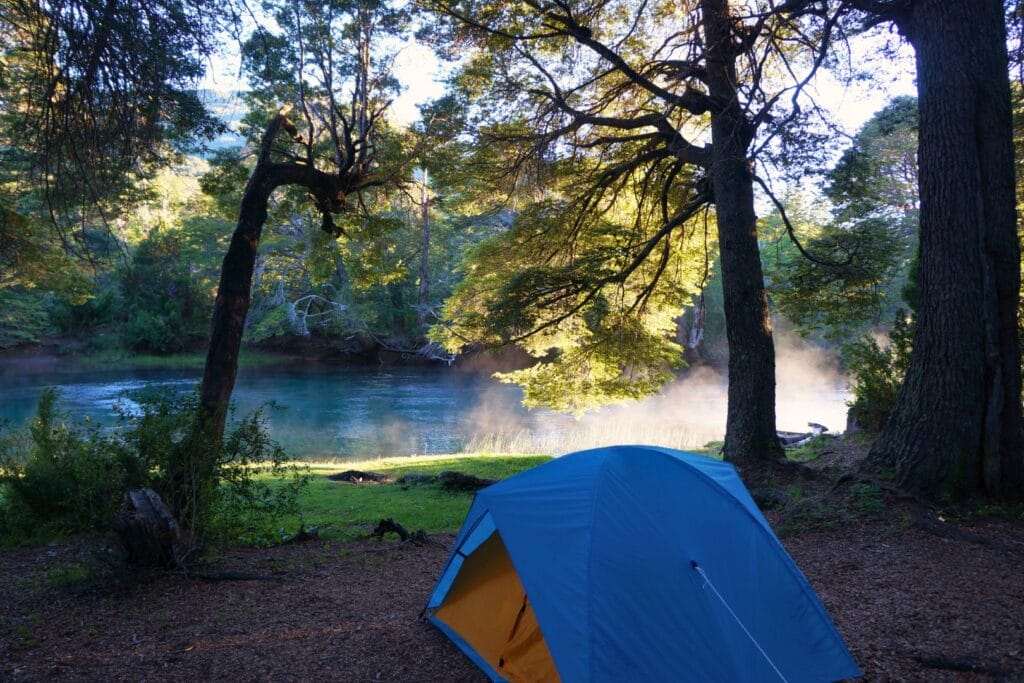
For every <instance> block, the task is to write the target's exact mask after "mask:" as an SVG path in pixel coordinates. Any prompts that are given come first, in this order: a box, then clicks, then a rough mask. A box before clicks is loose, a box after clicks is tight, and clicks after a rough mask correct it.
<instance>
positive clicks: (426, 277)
mask: <svg viewBox="0 0 1024 683" xmlns="http://www.w3.org/2000/svg"><path fill="white" fill-rule="evenodd" d="M418 294H419V297H418V301H417V303H418V304H419V311H418V313H417V319H418V322H419V326H420V331H421V333H422V334H424V335H426V330H427V325H428V322H427V305H428V304H429V303H430V302H429V297H430V188H429V187H428V185H427V169H425V168H424V169H423V183H422V184H421V185H420V287H419V292H418Z"/></svg>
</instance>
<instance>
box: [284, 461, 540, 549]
mask: <svg viewBox="0 0 1024 683" xmlns="http://www.w3.org/2000/svg"><path fill="white" fill-rule="evenodd" d="M550 459H551V458H550V456H546V455H528V456H527V455H488V454H474V455H451V456H414V457H407V458H384V459H380V460H367V461H363V462H344V463H300V464H302V465H309V470H310V475H311V477H310V483H309V485H308V486H307V487H306V488H305V490H304V491H303V493H302V495H301V496H300V498H299V513H298V514H297V515H292V516H289V517H285V518H283V519H282V520H281V523H280V526H281V530H282V533H283V535H289V534H291V533H294V531H295V530H297V529H298V528H299V525H300V524H304V525H305V526H306V528H307V529H308V528H310V527H316V528H317V529H318V530H319V531H320V535H321V537H323V538H334V539H351V538H354V537H356V536H359V535H362V534H366V533H369V532H370V531H371V530H372V529H373V527H374V525H376V523H377V522H378V521H380V520H381V519H383V518H386V517H390V518H392V519H394V520H395V521H396V522H398V523H399V524H401V525H402V526H404V527H406V528H407V529H409V530H410V531H414V530H416V529H424V530H426V531H427V533H443V532H449V533H454V532H456V531H458V529H459V526H460V525H461V524H462V520H463V518H464V517H465V516H466V512H467V511H468V510H469V505H470V503H471V502H472V501H473V495H472V494H470V493H447V492H445V491H442V490H441V489H440V488H439V487H437V486H429V485H412V486H406V487H403V486H401V485H399V484H394V483H391V484H349V483H346V482H335V481H330V480H329V479H327V475H329V474H334V473H337V472H344V471H345V470H361V471H369V472H379V473H384V474H389V475H391V476H392V477H393V478H398V477H400V476H401V475H403V474H438V473H440V472H443V471H444V470H458V471H459V472H465V473H467V474H472V475H475V476H477V477H482V478H486V479H504V478H506V477H510V476H512V475H513V474H516V473H517V472H522V471H523V470H527V469H530V468H531V467H534V466H536V465H539V464H541V463H544V462H547V461H548V460H550Z"/></svg>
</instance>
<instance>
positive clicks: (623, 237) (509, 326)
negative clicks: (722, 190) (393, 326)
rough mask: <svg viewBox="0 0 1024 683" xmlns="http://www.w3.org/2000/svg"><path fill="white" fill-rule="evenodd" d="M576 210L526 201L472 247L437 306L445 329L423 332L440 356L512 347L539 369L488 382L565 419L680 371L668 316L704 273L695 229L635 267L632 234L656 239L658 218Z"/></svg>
mask: <svg viewBox="0 0 1024 683" xmlns="http://www.w3.org/2000/svg"><path fill="white" fill-rule="evenodd" d="M636 182H637V183H643V182H646V180H644V179H641V178H639V177H638V178H637V179H636ZM556 187H558V189H559V190H560V191H561V192H562V193H564V194H565V195H566V196H569V197H571V196H573V195H572V193H573V192H576V191H577V190H578V184H577V179H576V178H575V177H574V176H572V177H570V176H565V177H564V178H559V179H558V181H557V185H556ZM637 189H638V190H639V188H637ZM677 199H680V198H677ZM582 201H587V200H585V199H583V198H579V199H578V200H577V201H570V200H568V199H567V200H564V201H557V200H548V201H542V202H537V203H534V204H532V205H531V206H529V207H526V208H525V209H524V210H523V211H521V212H520V213H519V214H518V215H517V216H516V218H515V222H514V223H513V224H512V226H511V227H510V228H509V229H508V230H507V231H506V232H504V233H502V234H500V235H497V236H495V237H493V238H491V239H489V240H487V241H485V242H483V243H482V244H481V245H480V246H479V247H478V248H477V249H476V250H474V251H473V252H472V253H471V255H470V257H469V258H468V259H467V261H466V263H465V265H464V270H465V272H466V276H465V279H464V280H462V282H460V283H459V285H457V287H456V288H455V291H454V293H453V295H452V297H450V298H449V300H448V301H447V302H446V305H445V311H444V318H445V319H446V320H448V322H447V324H446V325H445V326H437V327H436V328H435V329H434V331H433V333H432V334H433V338H434V339H436V340H437V341H440V342H442V343H444V344H445V345H446V346H447V347H448V348H449V349H451V350H458V349H461V348H463V347H464V346H466V345H467V343H482V344H485V345H489V346H497V345H501V344H505V343H509V342H513V343H516V344H518V345H519V346H521V347H522V348H524V349H525V350H527V351H528V352H529V353H531V354H533V355H534V356H536V357H538V358H540V359H542V360H541V362H540V363H538V364H537V365H535V366H533V367H531V368H528V369H526V370H521V371H517V372H511V373H506V374H503V375H499V377H500V378H501V379H502V380H503V381H510V382H515V383H516V384H519V385H520V386H522V387H523V389H524V392H525V403H526V405H528V406H548V407H552V408H554V409H556V410H564V411H569V412H573V413H577V414H579V413H581V412H583V411H585V410H587V409H589V408H594V407H597V406H600V405H604V404H608V403H613V402H618V401H623V400H628V399H636V398H640V397H642V396H645V395H648V394H650V393H653V392H654V391H656V390H657V389H658V388H659V387H660V386H661V385H662V384H664V383H665V382H666V381H668V380H669V379H671V377H672V370H673V369H675V368H678V367H680V366H681V365H682V362H683V361H682V348H681V347H680V346H679V345H678V344H677V343H676V341H675V333H676V318H677V317H678V315H679V313H680V310H681V308H682V305H683V303H684V302H686V301H689V300H690V298H691V297H692V296H693V294H695V293H696V292H697V291H698V285H697V283H699V282H700V280H701V278H702V274H703V270H704V254H703V247H704V242H703V237H697V236H696V234H695V233H696V232H697V231H696V230H681V231H680V234H679V235H678V236H674V237H673V239H671V240H668V239H666V240H665V241H664V242H662V243H660V244H658V245H657V251H656V252H655V253H657V257H651V258H644V257H643V255H642V251H643V249H644V242H642V241H637V240H636V231H638V230H642V231H650V232H653V231H654V230H656V229H657V226H658V225H659V222H660V220H661V219H660V214H652V213H649V212H648V211H649V207H647V208H644V207H638V206H637V205H636V204H635V203H633V201H632V200H631V199H627V198H625V197H622V198H618V197H609V198H606V199H605V200H604V201H606V202H607V204H603V203H602V204H601V209H600V212H601V217H600V218H595V217H591V216H584V217H581V216H580V215H579V213H578V202H582ZM594 202H595V204H597V203H598V200H597V199H594Z"/></svg>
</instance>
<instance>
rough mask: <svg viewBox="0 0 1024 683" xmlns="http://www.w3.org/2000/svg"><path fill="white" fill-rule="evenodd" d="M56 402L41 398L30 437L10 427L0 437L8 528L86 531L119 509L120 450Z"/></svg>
mask: <svg viewBox="0 0 1024 683" xmlns="http://www.w3.org/2000/svg"><path fill="white" fill-rule="evenodd" d="M57 398H58V396H57V393H56V392H55V391H53V390H49V391H46V392H45V393H44V394H43V397H42V398H41V399H40V402H39V409H38V412H37V414H36V417H35V419H34V420H33V421H32V424H31V426H30V427H29V433H28V434H27V435H26V434H19V433H15V432H12V430H11V429H10V427H9V426H8V427H7V428H5V429H4V430H3V433H2V436H0V487H2V488H3V491H4V496H3V508H2V512H0V518H2V519H3V521H4V522H5V526H6V527H7V528H8V529H9V530H11V529H17V530H19V531H21V532H26V531H27V532H29V533H32V532H33V529H32V526H33V525H34V524H36V523H41V524H42V525H43V526H44V527H45V528H46V529H47V530H49V531H52V532H56V533H72V532H78V531H86V530H89V529H93V528H96V527H97V526H99V525H101V524H103V523H105V522H106V521H107V520H109V519H110V518H111V517H112V516H113V514H114V513H115V512H116V510H117V505H118V503H119V501H120V496H121V492H122V490H123V489H124V485H125V476H124V475H125V472H124V469H123V468H122V467H121V465H120V462H119V458H118V453H117V451H116V449H113V448H111V447H110V442H109V441H108V440H107V439H106V438H105V437H103V436H102V435H101V434H100V432H99V430H98V429H96V428H95V427H93V426H90V425H86V426H85V427H79V426H76V425H69V424H67V416H66V415H63V414H61V413H60V412H58V410H57Z"/></svg>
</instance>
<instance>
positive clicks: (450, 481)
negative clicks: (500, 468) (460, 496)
mask: <svg viewBox="0 0 1024 683" xmlns="http://www.w3.org/2000/svg"><path fill="white" fill-rule="evenodd" d="M437 480H438V482H440V484H441V488H442V489H444V490H445V491H451V492H453V493H454V492H466V491H470V492H471V491H479V490H480V489H482V488H487V487H488V486H490V485H491V484H496V483H497V482H498V480H497V479H482V478H481V477H475V476H473V475H472V474H466V473H465V472H455V471H452V470H445V471H444V472H442V473H441V474H439V475H437Z"/></svg>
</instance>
